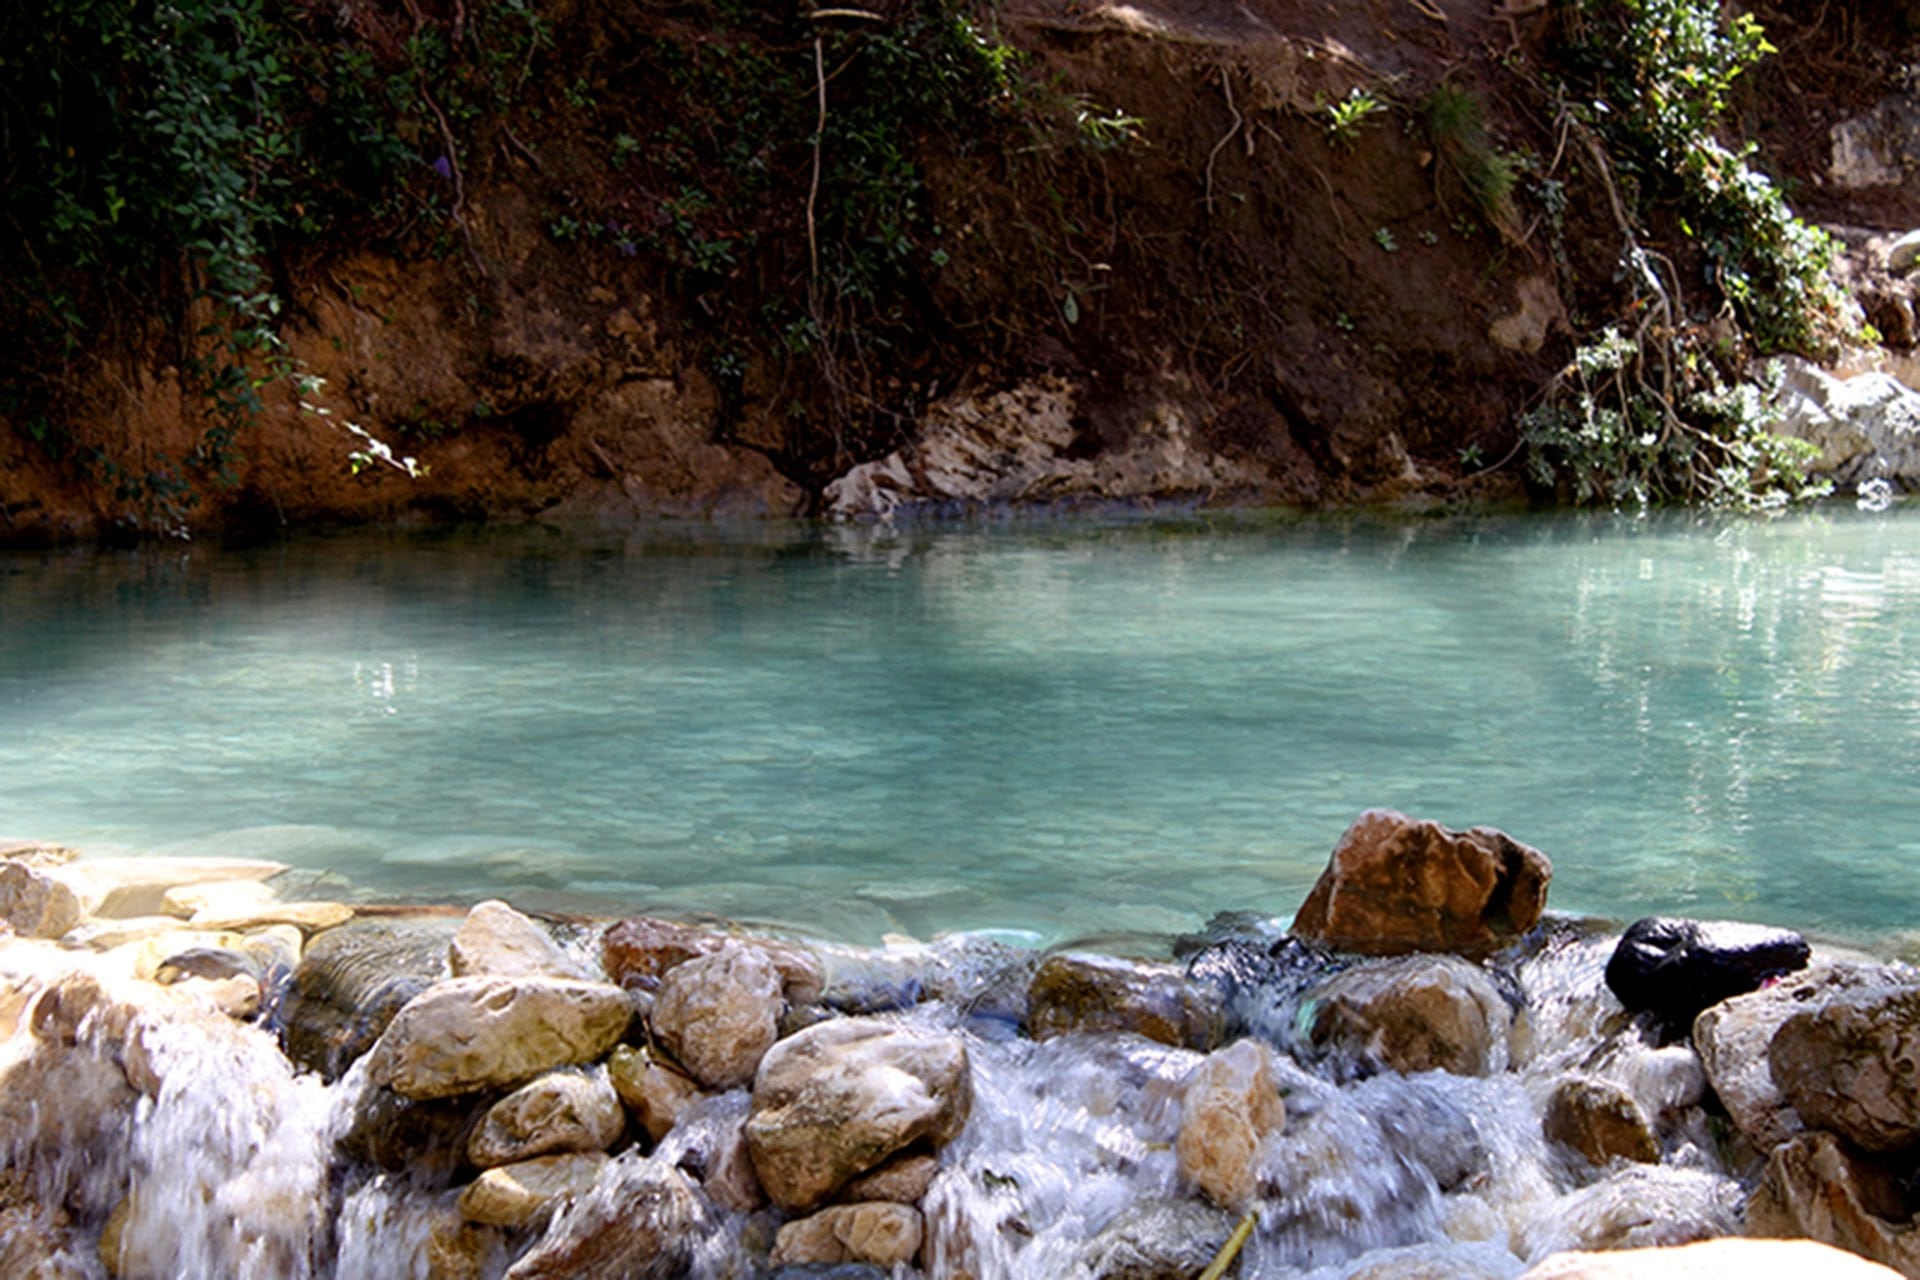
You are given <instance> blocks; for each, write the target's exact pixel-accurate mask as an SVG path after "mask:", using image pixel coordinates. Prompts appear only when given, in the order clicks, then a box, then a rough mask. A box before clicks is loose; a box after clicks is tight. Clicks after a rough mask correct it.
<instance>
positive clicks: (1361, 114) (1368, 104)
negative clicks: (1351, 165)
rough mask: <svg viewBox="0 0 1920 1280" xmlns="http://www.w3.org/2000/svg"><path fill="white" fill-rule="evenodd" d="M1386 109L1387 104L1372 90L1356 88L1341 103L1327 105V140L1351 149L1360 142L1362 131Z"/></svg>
mask: <svg viewBox="0 0 1920 1280" xmlns="http://www.w3.org/2000/svg"><path fill="white" fill-rule="evenodd" d="M1386 109H1387V104H1386V103H1384V102H1382V101H1381V100H1380V99H1379V98H1377V97H1375V96H1374V95H1373V92H1372V91H1371V90H1369V89H1363V88H1359V87H1357V86H1356V87H1355V88H1353V89H1351V90H1349V91H1348V93H1347V96H1346V97H1344V98H1342V99H1341V100H1340V101H1338V102H1330V103H1328V104H1327V106H1326V113H1327V138H1328V139H1329V140H1330V141H1331V142H1333V143H1334V144H1335V145H1336V146H1342V147H1350V146H1352V145H1353V144H1354V143H1355V142H1357V141H1359V140H1360V131H1361V130H1362V129H1364V128H1365V127H1366V126H1367V125H1369V124H1371V123H1373V122H1374V119H1375V117H1377V116H1380V115H1382V114H1384V113H1385V112H1386Z"/></svg>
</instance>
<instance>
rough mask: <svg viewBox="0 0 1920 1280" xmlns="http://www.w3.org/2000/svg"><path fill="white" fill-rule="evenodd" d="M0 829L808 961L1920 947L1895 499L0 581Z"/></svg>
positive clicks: (649, 545)
mask: <svg viewBox="0 0 1920 1280" xmlns="http://www.w3.org/2000/svg"><path fill="white" fill-rule="evenodd" d="M0 624H4V625H0V742H3V743H4V745H3V746H0V836H4V835H22V836H35V837H42V838H51V839H59V840H63V841H66V842H69V843H73V844H77V845H80V846H82V847H84V848H88V849H91V850H96V851H117V850H121V849H131V850H137V851H143V852H210V853H225V854H255V855H262V856H271V857H278V858H281V859H283V860H285V861H288V862H292V863H295V864H297V865H298V866H300V867H302V868H305V869H308V870H311V871H315V872H321V871H325V872H329V873H332V879H331V880H330V882H329V883H327V884H324V885H322V886H320V889H319V890H317V891H328V892H365V893H374V894H379V895H383V896H426V897H435V898H447V899H454V900H472V899H475V898H479V897H484V896H490V895H501V896H507V897H510V898H512V899H513V900H514V901H516V902H519V903H522V904H527V905H536V906H537V905H547V906H555V907H575V908H581V907H585V908H590V909H594V910H611V909H625V908H648V909H654V910H661V911H672V912H689V911H708V912H714V913H718V914H721V915H726V916H732V917H736V918H741V919H747V920H752V921H758V922H772V923H779V924H785V925H790V926H793V927H795V928H799V929H803V930H807V931H811V932H816V933H826V934H829V935H832V936H836V937H841V938H845V939H848V940H858V941H872V940H875V939H877V938H878V937H879V936H880V935H881V934H882V933H886V932H904V933H910V934H914V935H916V936H921V937H926V936H931V935H933V934H935V933H938V932H940V931H943V930H952V929H961V928H984V927H1005V928H1012V929H1021V930H1028V931H1032V932H1033V933H1036V934H1038V935H1039V937H1040V938H1041V939H1043V940H1047V941H1055V940H1061V939H1066V938H1072V937H1084V936H1087V935H1093V934H1104V933H1112V932H1119V931H1146V932H1169V931H1177V930H1182V929H1191V928H1193V927H1195V926H1197V925H1198V924H1199V923H1200V922H1202V921H1203V920H1205V919H1206V918H1207V917H1208V916H1210V915H1211V914H1213V913H1214V912H1216V911H1219V910H1224V909H1241V910H1254V911H1261V912H1267V913H1271V914H1274V915H1278V916H1283V917H1284V916H1287V915H1290V914H1291V912H1292V911H1293V909H1294V907H1296V906H1297V905H1298V903H1299V900H1300V898H1301V897H1302V896H1304V894H1305V893H1306V890H1307V888H1308V887H1309V885H1310V884H1311V883H1312V880H1313V878H1314V876H1315V875H1317V874H1318V872H1319V870H1320V868H1321V867H1322V866H1323V865H1324V863H1325V861H1326V856H1327V852H1328V850H1329V849H1330V848H1331V847H1332V845H1333V843H1334V842H1335V840H1336V839H1337V838H1338V837H1339V834H1340V832H1341V831H1342V830H1343V829H1344V828H1345V826H1346V825H1347V823H1348V822H1349V821H1351V820H1352V818H1353V817H1354V816H1355V815H1356V814H1357V813H1358V812H1360V811H1361V810H1362V809H1365V808H1367V807H1370V806H1390V807H1394V808H1399V809H1403V810H1405V811H1407V812H1410V813H1414V814H1419V815H1423V816H1430V817H1434V818H1438V819H1440V820H1442V821H1444V822H1447V823H1450V824H1452V825H1456V826H1465V825H1472V824H1476V823H1487V824H1492V825H1496V826H1500V827H1503V828H1504V829H1506V830H1507V831H1509V832H1510V833H1512V834H1513V835H1514V836H1516V837H1518V838H1520V839H1522V840H1525V841H1527V842H1529V843H1531V844H1534V845H1537V846H1538V847H1540V848H1541V849H1543V850H1545V851H1546V852H1547V853H1548V854H1549V856H1550V857H1551V858H1552V859H1553V861H1554V867H1555V880H1554V885H1553V892H1552V903H1553V905H1554V906H1555V907H1558V908H1562V909H1567V910H1576V911H1587V912H1595V913H1601V914H1610V915H1614V916H1618V917H1625V918H1631V917H1633V916H1638V915H1642V914H1647V913H1650V912H1656V911H1658V912H1687V913H1692V914H1701V915H1716V916H1732V917H1738V918H1743V919H1755V920H1767V921H1775V922H1780V923H1790V924H1795V925H1798V926H1801V927H1806V928H1810V929H1813V930H1817V931H1820V932H1823V933H1827V934H1831V935H1837V936H1840V937H1846V938H1854V939H1860V940H1875V941H1879V940H1884V939H1885V938H1886V937H1887V936H1888V935H1890V934H1893V933H1895V932H1897V931H1900V930H1903V929H1906V928H1909V927H1913V926H1915V925H1920V882H1916V878H1915V876H1914V875H1913V874H1912V868H1914V867H1915V866H1917V865H1920V788H1917V787H1916V783H1915V779H1916V777H1920V509H1914V508H1906V509H1900V508H1896V509H1895V510H1893V511H1890V512H1885V513H1879V514H1873V513H1864V512H1856V511H1854V510H1851V509H1848V508H1834V509H1827V510H1821V511H1818V512H1813V513H1806V514H1796V515H1791V516H1787V517H1782V518H1777V519H1770V520H1756V519H1747V518H1735V517H1725V516H1706V515H1697V514H1672V515H1659V516H1653V517H1640V518H1636V517H1630V516H1577V517H1568V516H1515V517H1482V518H1445V519H1424V520H1390V519H1383V518H1378V517H1364V518H1340V519H1322V520H1307V521H1302V520H1297V519H1295V520H1287V519H1277V518H1262V517H1247V516H1237V517H1218V518H1204V517H1192V518H1187V519H1183V520H1178V521H1174V522H1170V523H1141V522H1129V523H1113V522H1105V523H1102V522H1088V521H1073V522H1048V523H1014V524H1004V525H1003V524H995V525H983V526H966V527H958V528H955V527H934V528H928V527H918V528H903V529H901V530H897V531H896V530H888V529H872V528H854V529H826V530H821V529H813V528H803V527H773V528H758V529H754V530H749V531H727V530H708V529H701V530H680V531H675V530H664V531H663V530H654V531H650V532H648V533H645V534H639V535H633V536H630V537H627V536H622V535H614V534H593V533H587V534H582V533H579V532H558V531H552V530H543V529H518V530H512V531H499V530H494V531H479V532H467V533H460V534H453V535H438V536H398V535H356V536H342V537H334V538H313V539H302V540H298V541H294V542H290V543H286V544H279V545H275V546H271V547H266V548H254V549H249V550H220V549H215V548H208V547H199V546H194V547H189V548H178V547H172V548H155V549H148V550H143V551H138V552H111V553H109V552H91V551H87V552H60V553H49V554H15V555H10V556H0Z"/></svg>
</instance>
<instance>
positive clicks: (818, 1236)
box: [767, 1201, 925, 1267]
mask: <svg viewBox="0 0 1920 1280" xmlns="http://www.w3.org/2000/svg"><path fill="white" fill-rule="evenodd" d="M924 1229H925V1228H924V1224H923V1223H922V1222H921V1219H920V1211H919V1210H918V1209H915V1208H912V1207H911V1206H908V1205H904V1204H893V1203H890V1202H886V1201H879V1202H874V1203H870V1204H840V1205H835V1206H833V1207H832V1208H831V1209H822V1210H821V1211H820V1212H818V1213H816V1214H814V1215H812V1216H811V1217H807V1218H801V1219H799V1220H797V1221H794V1222H789V1223H787V1224H786V1225H785V1226H783V1227H781V1228H780V1234H779V1235H778V1236H776V1237H775V1238H774V1242H773V1254H772V1256H771V1257H769V1258H768V1259H767V1261H768V1262H769V1263H771V1264H772V1265H773V1266H776V1267H778V1266H785V1265H787V1264H789V1263H840V1262H866V1263H871V1264H872V1265H874V1266H877V1267H894V1266H900V1265H903V1264H905V1263H908V1262H911V1261H913V1258H914V1255H915V1254H917V1253H919V1252H920V1237H921V1235H922V1234H923V1232H924Z"/></svg>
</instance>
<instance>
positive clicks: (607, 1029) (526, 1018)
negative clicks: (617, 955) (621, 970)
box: [367, 978, 633, 1098]
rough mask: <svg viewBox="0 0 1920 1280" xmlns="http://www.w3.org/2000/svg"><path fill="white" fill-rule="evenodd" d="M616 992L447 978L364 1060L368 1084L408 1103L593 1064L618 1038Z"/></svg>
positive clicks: (621, 1009) (399, 1018) (620, 1007)
mask: <svg viewBox="0 0 1920 1280" xmlns="http://www.w3.org/2000/svg"><path fill="white" fill-rule="evenodd" d="M632 1016H633V1009H632V1006H631V1005H630V1004H629V1003H628V1002H627V997H626V993H625V992H623V991H621V990H620V988H618V987H615V986H612V985H609V984H607V983H601V982H572V981H567V980H565V979H561V978H448V979H446V980H444V981H442V982H438V983H435V984H434V985H433V986H431V987H428V988H427V989H426V990H425V991H422V992H421V993H420V994H419V995H417V996H415V997H414V998H413V999H412V1000H410V1001H408V1002H407V1004H406V1006H405V1007H404V1008H402V1009H401V1010H400V1012H399V1013H397V1014H395V1015H394V1018H393V1021H392V1022H390V1023H388V1024H387V1029H386V1030H385V1031H384V1032H382V1033H381V1035H380V1039H379V1041H378V1042H376V1043H375V1045H374V1046H373V1048H372V1049H371V1050H369V1051H368V1055H367V1061H368V1066H367V1074H368V1078H369V1079H371V1080H372V1081H373V1082H374V1083H376V1084H382V1085H386V1086H388V1087H390V1088H392V1089H393V1090H394V1091H395V1092H396V1093H400V1094H403V1095H405V1096H407V1097H410V1098H444V1097H449V1096H452V1095H455V1094H461V1093H472V1092H474V1091H476V1090H480V1089H487V1088H500V1087H505V1086H512V1085H518V1084H520V1083H522V1082H523V1081H526V1080H529V1079H531V1078H532V1077H534V1076H536V1075H539V1074H540V1073H541V1072H544V1071H549V1070H552V1069H553V1068H555V1067H564V1066H573V1065H577V1064H580V1063H587V1062H595V1061H598V1060H599V1059H600V1058H601V1057H602V1056H604V1055H605V1054H606V1053H607V1051H608V1050H609V1049H611V1048H613V1046H614V1045H615V1044H616V1043H617V1042H618V1041H619V1039H620V1037H621V1036H622V1035H624V1034H625V1033H626V1030H627V1026H628V1023H629V1022H631V1020H632Z"/></svg>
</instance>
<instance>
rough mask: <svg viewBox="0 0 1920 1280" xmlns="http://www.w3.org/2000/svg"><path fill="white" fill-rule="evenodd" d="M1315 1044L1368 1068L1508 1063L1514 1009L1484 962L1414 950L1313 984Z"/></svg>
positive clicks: (1483, 1068) (1473, 1070) (1311, 1033)
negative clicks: (1491, 976) (1472, 961)
mask: <svg viewBox="0 0 1920 1280" xmlns="http://www.w3.org/2000/svg"><path fill="white" fill-rule="evenodd" d="M1301 1014H1302V1019H1303V1021H1304V1022H1305V1024H1306V1026H1307V1028H1308V1037H1309V1039H1310V1041H1311V1042H1312V1044H1313V1047H1314V1048H1315V1049H1317V1050H1318V1051H1320V1052H1321V1053H1324V1054H1330V1055H1334V1056H1336V1057H1339V1058H1341V1059H1344V1060H1345V1061H1347V1062H1350V1063H1352V1064H1354V1065H1355V1066H1356V1067H1357V1068H1358V1069H1359V1070H1361V1071H1362V1072H1374V1071H1398V1072H1401V1073H1403V1074H1408V1075H1411V1074H1413V1073H1415V1072H1419V1071H1436V1070H1438V1071H1447V1072H1450V1073H1452V1074H1454V1075H1463V1076H1480V1075H1486V1074H1488V1073H1490V1072H1493V1071H1498V1070H1501V1069H1503V1068H1504V1067H1505V1066H1506V1064H1507V1061H1508V1052H1509V1046H1508V1037H1509V1035H1510V1034H1511V1031H1512V1026H1513V1013H1512V1010H1511V1008H1510V1007H1509V1006H1508V1004H1507V1002H1506V1000H1505V998H1504V997H1503V996H1502V995H1501V994H1500V992H1499V990H1498V989H1497V988H1496V987H1495V986H1494V984H1493V982H1492V980H1491V979H1490V978H1489V977H1488V976H1487V974H1486V972H1485V971H1484V970H1482V969H1481V968H1480V967H1479V966H1478V965H1475V964H1472V963H1470V962H1468V961H1466V960H1462V959H1460V958H1459V957H1457V956H1408V957H1405V958H1402V959H1398V960H1388V961H1380V962H1375V963H1370V964H1366V965H1361V966H1358V967H1355V968H1352V969H1348V970H1346V971H1344V972H1342V973H1338V974H1335V975H1334V976H1333V977H1331V978H1329V979H1328V980H1327V981H1326V982H1325V983H1323V984H1321V985H1320V986H1318V987H1316V988H1314V989H1313V990H1312V992H1311V993H1310V994H1309V996H1308V999H1307V1001H1306V1003H1304V1004H1303V1005H1302V1006H1301Z"/></svg>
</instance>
